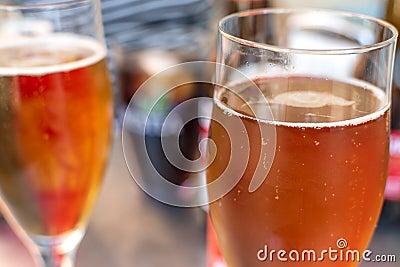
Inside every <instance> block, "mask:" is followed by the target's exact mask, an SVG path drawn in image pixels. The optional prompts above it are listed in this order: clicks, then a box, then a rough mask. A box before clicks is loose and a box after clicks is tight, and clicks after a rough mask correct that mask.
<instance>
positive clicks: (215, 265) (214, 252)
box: [207, 217, 227, 267]
mask: <svg viewBox="0 0 400 267" xmlns="http://www.w3.org/2000/svg"><path fill="white" fill-rule="evenodd" d="M207 267H227V265H226V263H225V260H224V258H223V257H222V253H221V251H220V249H219V247H218V243H217V238H216V236H215V232H214V228H213V226H212V223H211V219H210V218H209V217H208V220H207Z"/></svg>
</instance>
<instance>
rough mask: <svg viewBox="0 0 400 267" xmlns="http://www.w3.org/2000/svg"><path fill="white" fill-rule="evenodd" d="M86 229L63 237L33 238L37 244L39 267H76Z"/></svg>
mask: <svg viewBox="0 0 400 267" xmlns="http://www.w3.org/2000/svg"><path fill="white" fill-rule="evenodd" d="M84 233H85V229H77V230H75V231H73V232H70V233H68V234H66V235H62V236H53V237H43V236H42V237H36V238H32V241H33V243H34V244H36V246H35V248H36V253H35V254H36V255H38V257H37V258H36V260H37V261H38V262H37V264H38V266H43V267H74V266H75V264H74V263H75V256H76V252H77V250H78V247H79V244H80V242H81V241H82V238H83V236H84Z"/></svg>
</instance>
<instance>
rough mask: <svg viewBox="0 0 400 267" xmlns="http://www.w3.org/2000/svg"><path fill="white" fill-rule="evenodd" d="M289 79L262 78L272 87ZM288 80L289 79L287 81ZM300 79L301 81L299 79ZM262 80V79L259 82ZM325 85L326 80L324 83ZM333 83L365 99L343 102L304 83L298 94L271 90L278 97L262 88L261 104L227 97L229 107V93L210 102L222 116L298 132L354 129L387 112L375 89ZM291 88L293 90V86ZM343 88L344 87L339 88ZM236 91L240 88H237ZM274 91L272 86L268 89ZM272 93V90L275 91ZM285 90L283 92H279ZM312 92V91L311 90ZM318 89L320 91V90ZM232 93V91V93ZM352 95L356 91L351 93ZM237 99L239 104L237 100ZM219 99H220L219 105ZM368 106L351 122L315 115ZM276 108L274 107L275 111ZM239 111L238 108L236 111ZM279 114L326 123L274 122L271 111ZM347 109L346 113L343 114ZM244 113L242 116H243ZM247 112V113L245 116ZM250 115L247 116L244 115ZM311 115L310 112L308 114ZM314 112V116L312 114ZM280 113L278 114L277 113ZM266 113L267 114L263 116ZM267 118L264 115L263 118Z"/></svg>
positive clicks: (382, 97) (355, 83)
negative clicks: (213, 103)
mask: <svg viewBox="0 0 400 267" xmlns="http://www.w3.org/2000/svg"><path fill="white" fill-rule="evenodd" d="M288 78H289V77H284V78H282V77H279V78H274V79H273V80H271V79H270V78H265V80H264V81H268V82H267V83H268V84H269V85H271V84H276V83H279V82H281V81H284V80H285V79H288ZM289 79H291V77H290V78H289ZM303 79H304V78H303ZM311 79H314V82H315V80H317V81H318V80H320V81H323V80H325V79H318V78H317V79H315V78H311ZM260 80H262V79H260ZM325 81H327V80H325ZM333 82H336V83H339V84H341V85H342V88H341V89H343V88H345V87H346V86H347V87H349V88H346V89H348V91H350V90H352V88H356V89H357V90H359V91H360V94H363V95H364V96H365V95H367V97H366V98H368V99H363V98H362V96H360V95H358V96H356V97H354V98H346V97H342V96H339V95H335V94H333V93H331V92H329V91H323V90H322V89H321V88H318V89H317V90H308V89H307V88H306V86H304V83H303V84H302V85H301V86H302V88H301V89H302V90H295V89H292V90H290V91H284V92H279V90H280V89H277V88H279V87H278V86H275V89H277V92H278V93H271V92H270V91H268V90H267V91H263V88H261V90H262V91H263V92H262V93H263V94H264V96H265V99H261V100H256V101H254V100H251V99H250V100H248V99H247V100H246V97H243V96H240V97H238V96H233V97H231V98H232V99H235V100H232V101H231V103H235V104H233V108H232V106H231V105H229V104H227V103H225V102H226V101H227V102H229V100H227V99H229V98H230V97H229V96H228V97H226V95H231V96H232V95H234V94H232V93H231V92H228V93H227V94H225V95H224V94H222V97H221V95H220V97H219V99H214V102H215V104H216V106H217V107H218V108H220V109H221V110H222V112H223V113H224V114H226V115H228V116H232V115H233V116H237V117H241V118H247V119H252V120H256V121H258V122H261V123H266V124H272V125H276V126H278V125H281V126H287V127H299V128H323V127H344V126H354V125H359V124H363V123H366V122H368V121H371V120H375V119H377V118H379V117H380V116H382V115H383V114H384V113H385V112H387V110H388V109H389V105H388V104H387V100H386V99H387V95H386V94H385V93H384V92H383V91H382V90H381V89H379V88H377V87H375V86H373V85H371V84H368V83H366V82H363V81H360V80H351V81H349V82H348V83H343V82H337V81H333ZM293 84H294V86H293V87H294V88H295V87H296V86H295V84H296V83H295V82H294V83H293ZM343 85H344V86H343ZM234 87H235V86H231V88H234ZM240 87H242V88H243V86H242V85H241V86H240ZM272 87H274V86H272ZM275 89H274V90H275ZM284 89H287V88H283V89H282V91H283V90H284ZM314 89H315V88H314ZM320 89H321V90H320ZM233 91H234V90H233ZM354 91H356V90H354ZM243 92H245V91H244V90H241V93H243ZM239 98H240V101H238V100H237V99H239ZM221 99H224V100H223V101H221ZM241 101H244V102H245V103H244V104H241V105H238V106H236V104H237V103H240V102H241ZM363 102H365V103H368V102H374V104H373V105H372V106H371V107H370V109H371V110H365V111H358V114H360V115H357V116H354V117H351V118H344V119H340V118H339V119H336V120H333V121H330V120H329V119H328V117H329V115H330V114H329V113H327V114H326V115H321V114H318V111H321V110H323V109H326V110H328V111H329V110H331V109H334V108H336V109H337V110H339V111H340V112H342V113H346V112H347V111H348V110H353V111H354V110H355V109H356V105H357V104H358V103H363ZM276 106H278V107H276ZM237 107H239V108H237ZM274 108H275V110H283V112H285V111H287V110H289V109H292V110H293V111H292V113H302V114H303V115H304V116H305V117H307V116H309V117H312V116H320V117H322V118H323V117H326V121H324V119H322V121H318V122H312V121H308V120H307V119H304V120H303V121H286V120H284V119H281V118H277V117H276V116H274V114H273V110H274ZM260 109H261V110H262V111H261V113H262V114H263V116H264V117H263V118H262V119H260V118H259V117H258V114H259V113H260V111H259V110H260ZM346 109H347V110H346ZM243 111H244V112H243ZM246 111H247V112H246ZM248 111H251V112H248ZM309 111H312V112H309ZM315 111H317V112H315ZM279 112H281V111H279ZM249 113H253V114H255V116H254V115H253V116H251V115H249ZM267 113H268V114H267ZM265 114H267V115H265Z"/></svg>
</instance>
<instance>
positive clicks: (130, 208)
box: [0, 0, 400, 267]
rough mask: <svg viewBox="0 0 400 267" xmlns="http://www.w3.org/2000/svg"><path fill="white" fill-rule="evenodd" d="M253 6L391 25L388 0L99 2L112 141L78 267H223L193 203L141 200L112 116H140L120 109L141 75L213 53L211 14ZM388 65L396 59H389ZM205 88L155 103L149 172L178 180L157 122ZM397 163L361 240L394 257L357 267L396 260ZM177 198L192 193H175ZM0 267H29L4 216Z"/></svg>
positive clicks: (134, 134) (191, 146) (187, 142)
mask: <svg viewBox="0 0 400 267" xmlns="http://www.w3.org/2000/svg"><path fill="white" fill-rule="evenodd" d="M2 2H3V3H4V2H13V3H14V2H18V1H6V0H2ZM33 2H34V0H32V3H33ZM261 7H291V8H302V7H319V8H333V9H340V10H346V11H353V12H358V13H365V14H368V15H372V16H375V17H378V18H385V19H387V20H389V21H390V22H392V23H393V24H395V25H396V26H398V27H400V1H398V0H353V1H348V0H302V1H298V0H253V1H250V0H102V11H103V21H104V27H105V36H106V40H107V45H108V47H109V66H110V71H111V73H112V77H113V84H114V88H115V102H116V105H115V109H116V112H115V114H116V131H115V145H114V149H113V154H112V157H111V161H110V166H109V168H108V171H107V175H106V177H105V181H104V185H103V189H102V191H101V194H100V197H99V199H98V201H97V203H96V206H95V210H94V211H93V214H92V216H91V220H90V224H89V227H88V232H87V235H86V236H85V238H84V240H83V243H82V245H81V247H80V249H79V252H78V256H77V266H78V267H79V266H81V267H83V266H97V267H103V266H104V267H105V266H107V267H108V266H115V267H128V266H129V267H130V266H135V267H147V266H148V267H151V266H172V267H175V266H176V267H180V266H182V267H183V266H192V267H197V266H198V267H204V266H207V267H217V266H218V267H221V266H223V265H222V264H223V263H222V262H221V258H220V256H219V254H218V251H217V250H216V246H215V243H214V241H213V239H212V234H210V233H212V232H211V231H210V229H209V225H208V223H207V216H206V212H205V211H204V210H203V209H202V208H176V207H171V206H168V205H165V204H162V203H160V202H157V201H156V200H154V199H152V198H150V197H148V196H147V195H146V194H145V193H144V192H143V191H142V190H141V189H140V188H139V187H138V186H137V185H136V184H135V182H134V181H133V179H132V177H131V175H130V173H129V171H128V169H127V166H126V164H125V160H124V155H123V154H122V146H121V127H122V124H121V123H122V119H123V116H124V114H125V111H126V112H132V113H133V114H135V116H133V117H136V118H138V120H139V121H140V120H141V119H140V114H141V113H140V107H137V108H135V109H131V108H129V109H128V110H127V106H128V103H129V101H130V98H131V97H132V95H133V94H134V93H135V91H136V90H137V89H138V88H139V87H140V85H141V84H142V83H143V82H144V81H145V80H146V79H148V78H149V77H151V76H152V75H154V74H156V73H158V72H160V71H162V70H163V69H165V68H167V67H169V66H172V65H175V64H179V63H182V62H187V61H193V60H209V61H213V60H214V59H215V50H216V44H217V43H216V42H217V40H216V36H217V22H218V20H219V18H221V17H222V16H224V15H226V14H229V13H232V12H235V11H241V10H247V9H250V8H261ZM396 62H397V64H396V65H399V63H400V62H399V60H397V61H396ZM399 71H400V69H398V68H397V67H396V69H395V77H394V85H395V86H394V87H395V91H394V94H393V97H394V104H393V107H394V108H393V114H392V118H393V123H392V129H393V134H392V137H391V138H392V145H393V147H392V148H391V153H392V165H393V164H394V162H396V159H397V158H400V141H398V140H400V138H399V137H397V136H400V134H398V132H397V129H400V118H399V116H400V102H399V101H398V100H397V97H398V96H399V93H398V92H399V88H398V86H399V85H400V72H399ZM201 75H204V73H193V72H191V71H190V70H188V71H187V72H182V73H176V74H173V75H168V76H165V77H163V79H162V82H163V83H164V85H166V86H168V84H169V83H173V82H176V80H177V79H180V77H187V76H190V77H194V78H196V77H199V76H201ZM156 91H157V88H150V90H149V92H148V94H146V95H145V96H144V98H145V99H144V100H143V102H146V98H148V99H152V97H154V94H155V92H156ZM211 91H212V88H211V87H210V86H207V85H204V84H194V85H191V86H188V87H185V88H177V89H176V90H175V92H174V93H173V94H170V95H168V96H166V97H165V98H164V99H163V101H162V103H159V104H157V108H156V110H155V112H154V114H152V116H151V119H150V126H151V129H149V130H148V131H146V136H145V138H146V140H147V141H149V142H148V143H149V144H150V145H149V146H148V147H147V149H148V151H149V153H150V158H151V160H152V161H153V162H155V165H156V166H160V167H159V168H160V169H159V171H161V172H164V173H163V174H164V175H165V176H166V177H167V178H168V179H170V180H171V181H172V182H174V183H176V184H184V183H185V181H186V179H187V178H188V176H189V174H188V173H185V172H182V171H180V170H178V169H176V168H175V167H174V166H171V165H170V164H169V163H168V161H167V160H166V158H165V157H163V155H162V153H160V151H161V150H160V149H161V144H160V134H161V128H160V123H162V121H163V120H164V119H165V116H166V114H168V112H169V111H170V110H171V109H172V108H173V107H175V106H176V105H178V104H179V103H180V102H182V101H185V100H186V99H189V98H192V97H196V96H210V95H211ZM397 106H398V107H399V108H397ZM197 112H199V113H201V112H202V107H198V110H197ZM185 127H186V129H185V130H184V131H183V132H182V133H181V134H182V136H180V137H179V138H180V139H179V140H182V144H181V145H182V148H183V150H184V151H183V153H184V154H185V155H186V156H187V157H189V158H196V157H197V156H198V153H199V151H198V149H197V141H198V138H199V136H201V134H203V133H204V131H205V129H204V127H206V126H204V125H202V123H201V121H194V122H192V123H191V124H190V125H187V126H185ZM126 130H127V133H129V135H128V137H129V138H128V139H127V143H126V144H125V148H126V147H128V148H131V149H132V153H133V154H135V153H136V152H140V151H137V150H136V149H137V147H135V142H136V141H137V140H138V139H140V138H143V136H139V133H138V131H137V129H135V121H133V122H128V123H127V125H126ZM396 144H398V145H396ZM395 145H396V146H395ZM137 161H138V163H137V165H135V166H137V168H139V171H140V172H142V173H143V175H144V176H146V173H147V172H148V170H146V169H144V168H143V169H140V168H141V166H142V165H141V164H140V158H139V159H137ZM397 169H400V162H399V166H398V167H393V166H391V170H390V177H389V180H388V186H387V190H386V193H385V194H386V200H385V204H384V208H383V212H382V216H381V220H380V222H379V225H378V227H377V230H376V233H375V235H374V238H373V241H372V243H371V245H370V249H371V250H372V251H374V253H381V254H395V255H396V258H397V263H380V264H379V263H362V266H378V265H379V266H381V265H384V266H388V267H389V266H400V173H399V172H398V171H397ZM160 190H162V189H160ZM177 197H183V198H190V197H193V196H187V195H184V194H180V193H179V192H177ZM207 233H208V234H207ZM0 266H1V267H9V266H12V267H20V266H21V267H22V266H24V267H25V266H26V267H31V266H33V262H32V260H31V258H30V256H29V254H28V252H27V251H26V250H25V248H24V247H23V245H22V244H21V242H20V241H19V239H18V238H17V237H16V236H15V234H14V233H13V232H12V231H11V230H10V228H9V227H8V225H7V223H6V222H5V221H4V220H0Z"/></svg>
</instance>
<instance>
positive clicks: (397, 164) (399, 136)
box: [385, 130, 400, 201]
mask: <svg viewBox="0 0 400 267" xmlns="http://www.w3.org/2000/svg"><path fill="white" fill-rule="evenodd" d="M385 199H387V200H391V201H400V130H392V132H391V134H390V163H389V175H388V179H387V183H386V188H385Z"/></svg>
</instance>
